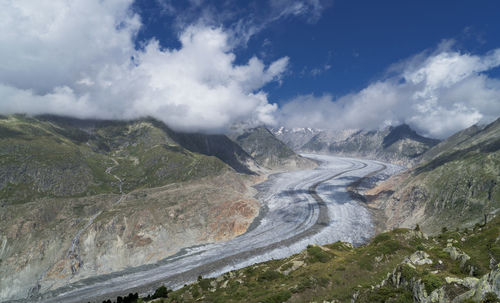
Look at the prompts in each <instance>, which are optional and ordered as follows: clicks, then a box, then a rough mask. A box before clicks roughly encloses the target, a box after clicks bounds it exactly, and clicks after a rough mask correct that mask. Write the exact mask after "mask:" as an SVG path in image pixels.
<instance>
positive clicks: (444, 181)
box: [366, 119, 500, 233]
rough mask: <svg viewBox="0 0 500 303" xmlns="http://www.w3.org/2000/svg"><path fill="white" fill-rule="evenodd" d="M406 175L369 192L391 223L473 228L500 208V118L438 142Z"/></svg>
mask: <svg viewBox="0 0 500 303" xmlns="http://www.w3.org/2000/svg"><path fill="white" fill-rule="evenodd" d="M421 158H422V161H421V162H420V163H419V164H418V165H417V166H416V167H414V168H413V169H411V170H410V171H408V172H406V173H405V174H403V175H400V176H395V177H393V178H391V179H389V180H388V181H387V182H386V183H383V184H381V185H380V186H378V187H376V188H374V189H373V190H370V191H368V192H367V193H366V194H367V195H368V196H371V198H370V199H372V200H373V201H374V202H373V203H372V206H373V207H375V208H377V209H380V210H382V211H383V212H384V214H385V216H386V218H387V222H386V224H387V227H388V228H389V229H390V228H393V227H396V226H402V227H413V226H415V225H416V224H420V226H421V228H422V229H423V230H424V231H426V232H430V233H435V232H438V231H439V230H441V228H442V227H448V228H455V227H462V226H469V227H470V226H473V225H474V224H476V223H477V222H481V221H482V220H484V217H485V215H486V216H487V215H491V213H496V212H497V211H498V209H499V208H500V119H498V120H496V121H495V122H493V123H491V124H490V125H488V126H486V127H484V128H480V127H478V126H472V127H470V128H468V129H466V130H463V131H461V132H458V133H457V134H455V135H453V136H451V137H450V138H448V139H447V140H445V141H443V142H441V143H440V144H438V145H436V146H435V147H433V148H432V149H430V150H429V151H427V152H426V153H425V154H424V155H422V157H421Z"/></svg>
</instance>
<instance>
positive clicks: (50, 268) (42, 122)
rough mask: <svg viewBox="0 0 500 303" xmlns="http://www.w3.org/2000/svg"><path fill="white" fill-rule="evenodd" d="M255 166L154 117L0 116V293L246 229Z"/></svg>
mask: <svg viewBox="0 0 500 303" xmlns="http://www.w3.org/2000/svg"><path fill="white" fill-rule="evenodd" d="M251 162H253V159H252V158H251V157H250V156H249V155H248V154H247V153H246V152H244V151H243V150H242V149H241V148H240V147H239V146H238V145H237V144H235V143H234V142H233V141H231V140H230V139H228V138H227V137H225V136H207V135H202V134H179V133H176V132H174V131H172V130H170V129H168V128H167V127H166V126H165V125H163V124H162V123H159V122H158V121H155V120H151V119H143V120H136V121H91V120H77V119H68V118H61V117H51V116H42V117H35V118H32V117H26V116H22V115H13V116H2V117H0V301H3V300H6V299H15V298H26V297H27V296H29V295H32V294H36V293H38V292H45V291H47V290H50V289H54V288H57V287H59V286H62V285H65V284H67V283H69V282H75V281H78V280H81V279H83V278H86V277H90V276H94V275H97V274H103V273H110V272H113V271H117V270H122V269H124V268H127V267H130V266H138V265H143V264H148V263H153V262H156V261H158V260H160V259H163V258H165V257H167V256H169V255H172V254H174V253H175V252H177V251H178V250H179V249H180V248H182V247H187V246H192V245H197V244H200V243H207V242H214V241H219V240H224V239H230V238H233V237H235V236H237V235H239V234H241V233H243V232H245V231H246V229H247V227H248V226H249V225H250V223H251V222H252V221H253V218H254V217H255V216H257V215H258V212H259V203H258V201H256V200H255V199H254V198H253V195H254V189H253V188H251V187H250V185H252V184H254V183H255V182H256V181H257V176H255V175H254V174H253V173H252V172H251V171H250V170H249V166H247V165H248V164H249V163H251ZM253 165H254V164H253ZM238 171H239V172H245V174H242V173H238Z"/></svg>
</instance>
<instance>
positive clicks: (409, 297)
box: [358, 286, 413, 303]
mask: <svg viewBox="0 0 500 303" xmlns="http://www.w3.org/2000/svg"><path fill="white" fill-rule="evenodd" d="M358 302H362V303H385V302H398V303H413V294H412V293H411V292H410V291H407V290H403V289H397V288H394V287H389V286H383V287H381V288H378V289H375V290H372V291H370V292H368V293H367V294H365V295H361V296H360V298H359V299H358Z"/></svg>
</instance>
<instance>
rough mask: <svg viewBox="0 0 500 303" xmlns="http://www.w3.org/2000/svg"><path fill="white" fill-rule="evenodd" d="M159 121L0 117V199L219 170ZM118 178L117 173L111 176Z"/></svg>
mask: <svg viewBox="0 0 500 303" xmlns="http://www.w3.org/2000/svg"><path fill="white" fill-rule="evenodd" d="M167 131H169V130H168V129H167V128H166V126H163V127H160V125H159V122H156V121H151V120H138V121H130V122H120V121H86V120H76V119H67V118H58V117H39V118H30V117H27V116H23V115H12V116H8V117H6V118H5V119H0V138H1V140H0V170H1V171H2V172H3V173H2V174H0V200H2V201H3V202H4V203H7V204H16V203H26V202H30V201H33V200H36V199H38V198H43V197H52V198H54V197H83V196H89V195H97V194H103V193H115V194H116V193H119V188H120V182H119V180H118V179H117V178H119V179H120V180H121V181H122V188H123V190H124V191H126V192H128V191H132V190H134V189H138V188H152V187H158V186H162V185H166V184H169V183H174V182H182V181H188V180H193V179H199V178H202V177H206V176H212V175H218V174H221V173H222V172H223V171H224V170H226V169H227V165H225V164H224V163H223V162H222V161H221V160H219V159H218V158H216V157H213V156H205V155H201V154H198V153H193V152H190V151H188V150H186V149H184V148H183V147H181V146H180V145H178V144H177V143H176V142H175V141H174V140H173V139H172V138H170V136H169V133H168V132H167ZM115 176H116V177H117V178H116V177H115Z"/></svg>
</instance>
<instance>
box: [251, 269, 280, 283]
mask: <svg viewBox="0 0 500 303" xmlns="http://www.w3.org/2000/svg"><path fill="white" fill-rule="evenodd" d="M283 276H284V275H283V274H281V273H279V272H277V271H275V270H271V269H268V270H266V271H265V272H263V273H262V274H261V275H260V276H259V278H258V279H257V280H258V281H259V282H262V281H272V280H276V279H279V278H281V277H283Z"/></svg>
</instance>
